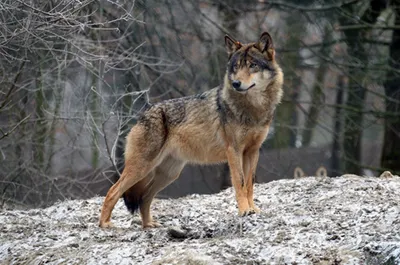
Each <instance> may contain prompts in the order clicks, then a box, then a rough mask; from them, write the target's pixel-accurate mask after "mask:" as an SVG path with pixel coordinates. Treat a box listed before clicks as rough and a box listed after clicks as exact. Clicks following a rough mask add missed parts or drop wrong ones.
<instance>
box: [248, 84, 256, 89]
mask: <svg viewBox="0 0 400 265" xmlns="http://www.w3.org/2000/svg"><path fill="white" fill-rule="evenodd" d="M255 85H256V83H253V84H252V85H251V86H249V87H248V88H247V89H246V90H249V89H250V88H252V87H253V86H255Z"/></svg>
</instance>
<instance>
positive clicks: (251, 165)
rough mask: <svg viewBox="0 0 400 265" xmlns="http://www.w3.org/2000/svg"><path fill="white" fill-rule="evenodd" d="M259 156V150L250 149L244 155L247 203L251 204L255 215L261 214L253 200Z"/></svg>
mask: <svg viewBox="0 0 400 265" xmlns="http://www.w3.org/2000/svg"><path fill="white" fill-rule="evenodd" d="M259 156H260V152H259V150H258V148H257V149H249V150H247V151H245V153H244V154H243V171H244V174H245V176H246V186H247V201H248V202H249V206H250V209H251V210H253V211H254V212H255V213H259V212H260V209H259V208H258V207H257V206H256V205H255V204H254V200H253V194H254V182H255V176H256V175H255V174H256V169H257V163H258V158H259Z"/></svg>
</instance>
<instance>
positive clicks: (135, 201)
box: [122, 178, 149, 214]
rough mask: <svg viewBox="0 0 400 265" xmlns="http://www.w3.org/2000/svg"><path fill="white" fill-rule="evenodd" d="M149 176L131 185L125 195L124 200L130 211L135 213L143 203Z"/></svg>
mask: <svg viewBox="0 0 400 265" xmlns="http://www.w3.org/2000/svg"><path fill="white" fill-rule="evenodd" d="M148 184H149V178H144V179H142V180H141V181H139V182H138V183H136V184H135V185H133V186H132V187H130V188H129V189H128V190H127V191H126V192H125V193H124V194H123V195H122V197H123V198H124V202H125V205H126V208H128V211H129V212H130V213H132V214H134V213H135V212H136V211H137V210H138V209H139V208H140V206H141V205H142V203H143V196H144V195H145V193H146V191H147V188H148V186H149V185H148Z"/></svg>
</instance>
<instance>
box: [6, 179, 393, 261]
mask: <svg viewBox="0 0 400 265" xmlns="http://www.w3.org/2000/svg"><path fill="white" fill-rule="evenodd" d="M255 198H256V203H257V204H258V205H259V206H260V208H261V210H262V213H261V214H259V215H251V216H247V217H244V218H240V217H238V216H237V208H236V202H235V198H234V194H233V191H232V189H228V190H225V191H223V192H221V193H219V194H214V195H191V196H188V197H185V198H181V199H173V200H172V199H171V200H156V201H155V202H154V204H153V207H152V209H153V215H154V217H155V219H157V220H158V221H159V222H161V223H162V224H163V225H164V228H159V229H151V230H145V231H143V230H142V229H141V228H140V223H139V218H138V217H137V216H135V217H133V218H132V216H131V215H129V214H128V212H127V210H126V209H125V207H124V205H123V203H122V201H119V202H118V204H117V206H116V208H115V210H114V212H113V222H114V224H115V225H116V227H117V228H113V229H109V230H102V229H100V228H99V227H98V226H97V224H98V217H99V213H100V207H101V203H102V200H103V198H100V197H99V198H93V199H90V200H76V201H65V202H62V203H59V204H56V205H54V206H52V207H49V208H46V209H34V210H29V211H3V212H0V264H43V263H49V264H371V265H372V264H374V265H375V264H387V265H389V264H400V178H399V177H390V178H367V177H357V176H354V175H347V176H346V175H345V176H342V177H339V178H315V177H309V178H302V179H297V180H279V181H274V182H270V183H267V184H259V185H256V189H255Z"/></svg>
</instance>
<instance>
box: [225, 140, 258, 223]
mask: <svg viewBox="0 0 400 265" xmlns="http://www.w3.org/2000/svg"><path fill="white" fill-rule="evenodd" d="M226 156H227V158H228V164H229V169H230V172H231V179H232V185H233V187H234V188H235V194H236V201H237V203H238V208H239V215H240V216H245V215H248V214H251V213H254V211H253V210H252V209H250V207H249V202H248V199H247V188H246V182H245V176H244V173H243V155H242V152H239V151H238V150H236V149H235V148H234V147H233V146H229V147H228V149H227V151H226Z"/></svg>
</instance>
